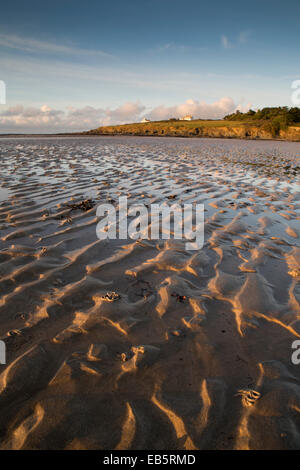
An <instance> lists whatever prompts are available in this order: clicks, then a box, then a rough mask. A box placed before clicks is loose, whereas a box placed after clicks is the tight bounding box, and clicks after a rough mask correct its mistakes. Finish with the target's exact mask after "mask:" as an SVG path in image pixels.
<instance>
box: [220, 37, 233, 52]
mask: <svg viewBox="0 0 300 470" xmlns="http://www.w3.org/2000/svg"><path fill="white" fill-rule="evenodd" d="M221 44H222V46H223V47H224V49H231V48H232V44H231V43H230V41H229V39H228V37H227V36H225V35H224V34H223V35H222V36H221Z"/></svg>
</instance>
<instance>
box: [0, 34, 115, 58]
mask: <svg viewBox="0 0 300 470" xmlns="http://www.w3.org/2000/svg"><path fill="white" fill-rule="evenodd" d="M0 46H1V47H6V48H9V49H16V50H19V51H23V52H31V53H39V52H40V53H41V52H42V53H50V54H51V53H55V54H68V55H70V54H72V55H82V54H84V55H92V56H98V57H99V56H100V57H113V56H112V55H110V54H108V53H106V52H103V51H101V50H90V49H82V48H79V47H73V46H69V45H65V44H57V43H53V42H48V41H41V40H37V39H31V38H26V37H21V36H17V35H12V34H0Z"/></svg>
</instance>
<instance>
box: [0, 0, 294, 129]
mask: <svg viewBox="0 0 300 470" xmlns="http://www.w3.org/2000/svg"><path fill="white" fill-rule="evenodd" d="M299 18H300V2H299V0H286V1H285V2H282V0H280V1H278V0H260V1H257V0H251V2H250V1H249V2H241V1H240V0H239V1H236V0H227V1H226V2H224V0H222V1H219V0H215V1H214V2H208V1H207V0H206V1H205V2H203V1H201V0H185V1H182V0H180V1H178V0H147V1H145V0H138V1H137V0H127V1H126V0H114V1H113V2H107V0H106V1H102V0H86V1H85V2H82V1H79V0H52V1H51V2H41V1H40V0H38V1H37V0H26V1H24V0H10V1H9V2H5V3H2V5H1V16H0V80H1V81H2V82H4V83H5V86H6V104H0V133H10V132H21V133H26V132H37V133H38V132H65V131H80V130H88V129H92V128H96V127H98V126H100V125H109V124H118V123H125V122H135V121H140V120H141V118H143V117H147V118H149V119H153V120H155V119H167V118H170V117H181V116H183V115H185V114H192V115H193V116H194V117H199V118H211V119H214V118H216V119H220V118H222V117H223V116H224V115H226V114H229V113H231V112H234V111H235V110H236V109H239V110H242V111H246V110H248V109H249V108H250V107H251V108H253V109H257V108H262V107H264V106H292V105H293V103H292V100H291V96H292V89H291V85H292V82H293V81H294V80H299V79H300V61H299V46H300V41H299V38H300V28H299ZM2 82H1V83H2ZM1 88H2V89H3V86H2V87H0V92H1ZM0 94H1V93H0ZM2 101H3V96H2ZM0 103H1V96H0Z"/></svg>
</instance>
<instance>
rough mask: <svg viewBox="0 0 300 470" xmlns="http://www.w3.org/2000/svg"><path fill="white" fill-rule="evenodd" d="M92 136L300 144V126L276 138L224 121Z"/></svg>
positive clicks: (114, 129)
mask: <svg viewBox="0 0 300 470" xmlns="http://www.w3.org/2000/svg"><path fill="white" fill-rule="evenodd" d="M87 134H92V135H140V136H169V137H215V138H216V137H219V138H222V137H223V138H238V139H274V138H276V139H282V140H295V141H300V127H297V126H290V127H288V128H287V129H286V130H280V131H279V132H278V133H277V134H276V135H274V133H272V132H271V131H270V130H267V129H265V128H264V126H256V125H252V124H251V125H250V124H247V123H233V122H232V123H230V124H228V123H227V122H224V121H209V122H208V124H204V123H203V121H192V122H190V123H188V125H187V124H184V123H183V124H181V123H178V122H176V123H175V124H173V123H172V122H168V121H166V122H150V123H138V124H125V125H120V126H106V127H99V128H98V129H94V130H92V131H89V132H87Z"/></svg>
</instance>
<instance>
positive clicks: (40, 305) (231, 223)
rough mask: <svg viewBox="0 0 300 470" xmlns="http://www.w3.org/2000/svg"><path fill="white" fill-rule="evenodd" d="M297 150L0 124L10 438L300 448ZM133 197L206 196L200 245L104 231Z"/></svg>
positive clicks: (89, 444)
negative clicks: (101, 210)
mask: <svg viewBox="0 0 300 470" xmlns="http://www.w3.org/2000/svg"><path fill="white" fill-rule="evenodd" d="M299 155H300V145H299V144H296V143H281V142H259V143H257V142H245V141H228V140H200V139H197V140H196V139H195V140H193V139H190V140H185V139H167V138H166V139H163V138H162V139H155V138H82V139H80V138H74V139H70V138H61V139H1V142H0V160H1V173H0V201H1V202H0V277H1V281H0V294H1V298H0V328H1V331H0V336H1V339H2V340H4V341H5V343H6V347H7V365H6V366H5V365H0V373H1V375H0V409H1V413H0V448H2V449H300V365H299V366H296V365H293V364H292V362H291V354H292V349H291V344H292V342H293V341H294V340H296V339H300V321H299V320H300V283H299V281H300V247H299V236H300V223H299V219H300V193H299V171H300V166H299V165H300V163H299ZM124 195H127V196H128V198H129V203H135V202H143V203H145V204H148V205H149V204H151V203H152V202H162V201H167V202H168V201H169V199H171V200H172V203H173V202H178V203H188V202H198V203H204V204H205V245H204V248H203V249H202V250H200V251H186V250H185V247H184V243H183V242H181V241H174V240H169V241H168V240H166V241H151V240H150V241H148V240H144V241H133V240H111V241H100V240H98V239H97V238H96V231H95V229H96V224H97V221H98V220H97V218H96V207H97V204H99V203H101V202H111V203H113V204H117V200H118V197H119V196H124ZM170 196H171V198H170ZM86 199H92V200H94V201H95V202H96V205H94V206H93V207H90V208H89V207H83V206H80V205H79V206H78V204H80V202H81V201H83V200H86ZM112 293H115V294H112Z"/></svg>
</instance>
